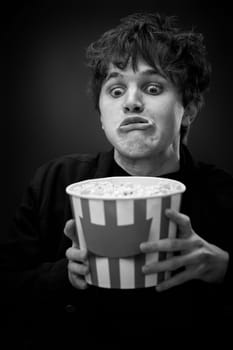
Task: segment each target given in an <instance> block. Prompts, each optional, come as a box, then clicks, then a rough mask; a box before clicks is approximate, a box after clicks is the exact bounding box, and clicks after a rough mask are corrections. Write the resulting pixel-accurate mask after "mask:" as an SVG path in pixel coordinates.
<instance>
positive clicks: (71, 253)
mask: <svg viewBox="0 0 233 350" xmlns="http://www.w3.org/2000/svg"><path fill="white" fill-rule="evenodd" d="M87 256H88V253H87V250H86V249H77V248H74V247H71V248H68V249H67V250H66V257H67V259H68V260H73V261H76V262H80V263H88V260H87Z"/></svg>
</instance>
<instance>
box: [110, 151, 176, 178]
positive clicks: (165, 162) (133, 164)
mask: <svg viewBox="0 0 233 350" xmlns="http://www.w3.org/2000/svg"><path fill="white" fill-rule="evenodd" d="M114 159H115V161H116V163H117V164H118V165H119V166H120V167H121V168H122V169H124V170H125V171H126V172H127V173H129V174H130V175H133V176H161V175H165V174H169V173H172V172H176V171H178V170H179V168H180V153H179V147H178V148H177V149H176V151H174V150H173V149H172V148H171V149H169V150H167V152H165V153H159V154H155V155H153V156H150V157H147V158H145V157H143V158H129V157H127V156H125V155H122V154H121V153H119V152H118V151H117V150H116V149H115V150H114Z"/></svg>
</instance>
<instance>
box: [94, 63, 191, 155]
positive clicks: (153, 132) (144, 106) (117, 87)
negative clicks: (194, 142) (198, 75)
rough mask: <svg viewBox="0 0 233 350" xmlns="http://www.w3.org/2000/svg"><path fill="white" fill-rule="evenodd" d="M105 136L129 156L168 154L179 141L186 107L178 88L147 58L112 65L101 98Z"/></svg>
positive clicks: (118, 149)
mask: <svg viewBox="0 0 233 350" xmlns="http://www.w3.org/2000/svg"><path fill="white" fill-rule="evenodd" d="M99 108H100V113H101V122H102V126H103V129H104V131H105V134H106V137H107V138H108V140H109V141H110V143H111V144H112V145H113V146H114V148H115V150H117V152H119V153H120V154H121V155H124V156H125V157H129V158H134V159H138V158H147V157H149V158H151V157H153V156H156V155H157V156H158V155H160V156H165V157H166V155H168V154H169V152H170V151H171V149H172V147H174V146H175V145H177V144H178V142H179V133H180V126H181V122H182V118H183V115H184V107H183V105H182V99H181V96H180V94H179V93H178V91H177V89H176V87H175V86H174V85H173V84H172V83H171V82H170V81H168V80H167V79H165V78H164V77H163V76H161V75H159V74H158V73H157V72H156V71H155V70H154V69H153V68H152V67H151V66H149V65H148V64H147V63H145V62H144V61H142V60H141V61H140V60H139V62H138V66H137V70H136V71H133V69H132V67H131V65H129V66H128V67H126V69H125V70H120V69H118V68H117V67H115V66H113V65H111V66H110V67H109V72H108V75H107V78H106V80H105V81H104V83H103V85H102V89H101V92H100V99H99Z"/></svg>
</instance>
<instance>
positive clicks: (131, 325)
mask: <svg viewBox="0 0 233 350" xmlns="http://www.w3.org/2000/svg"><path fill="white" fill-rule="evenodd" d="M124 175H128V174H127V173H126V172H125V171H124V170H123V169H121V168H120V167H119V166H118V165H117V164H116V163H115V162H114V159H113V150H111V151H108V152H105V153H99V154H97V155H77V154H74V155H69V156H64V157H62V158H59V159H56V160H53V161H50V162H48V163H47V164H45V165H43V166H42V167H41V168H39V169H38V170H37V172H36V174H35V176H34V178H33V179H32V181H31V183H30V185H29V187H28V189H27V191H26V193H25V196H24V198H23V200H22V203H21V206H20V207H19V209H18V211H17V214H16V217H15V219H14V221H13V223H12V226H11V230H10V233H9V236H8V241H7V242H5V243H4V244H3V245H2V246H1V280H2V281H3V283H2V295H3V297H2V300H3V303H4V304H5V305H8V306H7V308H9V310H10V311H9V313H10V314H11V315H12V314H13V317H15V319H16V320H17V317H19V319H20V321H19V323H20V322H22V325H24V326H25V327H26V328H27V329H30V331H29V332H28V331H25V332H26V333H25V334H27V337H29V334H30V336H31V338H30V337H29V338H30V339H31V340H28V341H32V342H33V339H34V338H37V337H38V334H42V333H43V332H46V330H47V333H48V334H50V335H51V334H52V335H53V340H54V338H58V339H60V338H59V337H61V334H63V336H64V337H66V335H67V334H69V336H71V335H72V334H74V332H75V334H76V333H77V336H79V337H81V338H83V337H85V333H88V334H92V332H94V333H93V334H97V335H96V337H98V336H100V333H101V329H103V327H105V328H104V329H105V332H107V330H109V329H112V328H114V327H115V328H117V329H118V332H122V334H124V332H126V329H127V334H128V335H129V334H130V332H133V333H134V337H136V338H137V337H139V336H140V334H141V335H142V334H143V332H147V331H148V330H149V329H152V332H153V330H154V329H160V328H166V329H167V328H169V327H170V328H179V329H183V328H185V327H190V328H192V327H193V326H195V327H199V328H200V329H202V327H209V328H210V329H212V328H213V327H215V326H217V325H219V319H220V318H221V324H222V323H224V324H226V325H227V324H228V322H229V321H228V317H229V315H230V316H231V313H230V311H229V310H231V303H232V280H233V274H232V273H233V266H232V265H233V264H232V258H231V257H232V254H233V237H232V234H233V232H232V228H231V224H232V221H231V215H232V213H233V178H232V176H231V175H229V174H228V173H226V172H224V171H223V170H220V169H217V168H216V167H214V166H212V165H207V164H204V163H200V162H196V161H195V160H194V159H193V158H192V156H191V154H190V152H189V151H188V149H187V148H186V147H185V146H182V147H181V160H180V170H179V171H178V172H176V173H171V174H166V175H164V177H167V178H172V179H176V180H179V181H181V182H183V183H184V184H185V185H186V188H187V189H186V191H185V193H184V194H183V199H182V203H181V212H182V213H184V214H186V215H188V216H189V217H190V219H191V223H192V227H193V229H194V231H195V232H196V233H197V234H198V235H199V236H201V237H202V238H203V239H204V240H206V241H208V242H209V243H212V244H214V245H216V246H218V247H220V248H221V249H223V250H226V251H227V252H229V254H230V262H229V266H228V270H227V274H226V276H225V279H224V281H223V283H221V284H213V283H206V282H202V281H199V280H192V281H189V282H187V283H184V284H182V285H180V286H178V287H174V288H171V289H169V290H167V291H164V292H161V293H158V292H156V291H155V288H154V287H152V288H144V289H135V290H118V289H111V290H110V289H104V288H97V287H94V286H89V287H88V288H87V289H86V290H76V289H75V288H74V287H72V285H71V284H70V282H69V280H68V273H67V259H66V257H65V252H66V250H67V248H68V247H70V246H71V241H70V240H69V239H68V238H67V237H66V236H65V235H64V226H65V223H66V221H67V220H69V219H71V218H72V212H71V208H70V200H69V197H68V195H67V194H66V192H65V188H66V186H68V185H69V184H71V183H74V182H77V181H81V180H85V179H90V178H100V177H107V176H124ZM12 310H13V311H12ZM15 310H16V312H15ZM22 315H23V317H22ZM23 319H24V321H22V320H23ZM41 319H42V320H43V321H41ZM84 325H85V327H84ZM93 326H94V327H93ZM84 328H85V329H84ZM93 328H95V331H94V330H93ZM59 330H60V331H59ZM38 332H39V333H38ZM102 336H103V334H102ZM71 338H72V337H71Z"/></svg>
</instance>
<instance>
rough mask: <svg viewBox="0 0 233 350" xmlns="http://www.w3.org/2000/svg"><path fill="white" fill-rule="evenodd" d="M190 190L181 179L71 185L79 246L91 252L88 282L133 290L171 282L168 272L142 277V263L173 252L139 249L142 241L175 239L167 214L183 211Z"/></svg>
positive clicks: (121, 179) (113, 180) (108, 180)
mask: <svg viewBox="0 0 233 350" xmlns="http://www.w3.org/2000/svg"><path fill="white" fill-rule="evenodd" d="M109 184H110V187H109ZM111 186H112V187H111ZM129 188H131V190H132V191H131V193H129ZM90 189H91V191H90ZM93 189H94V190H93ZM115 189H117V191H116V190H115ZM118 189H120V192H119V190H118ZM135 189H136V190H135ZM185 189H186V188H185V186H184V184H182V183H181V182H179V181H175V180H171V179H166V178H159V177H140V176H126V177H109V178H100V179H91V180H85V181H80V182H77V183H74V184H71V185H69V186H68V187H67V188H66V192H67V193H68V195H69V196H70V200H71V205H72V210H73V215H74V218H75V223H76V228H77V233H78V240H79V244H80V248H86V249H87V250H88V259H89V263H90V273H89V274H88V275H87V276H86V279H87V282H88V283H89V284H93V285H95V286H98V287H103V288H121V289H132V288H145V287H152V286H156V285H157V284H158V283H159V282H161V281H162V280H164V279H166V278H168V276H169V273H168V272H166V273H161V272H160V273H155V274H150V275H145V274H143V273H142V266H143V265H145V264H146V263H149V262H151V261H158V260H163V259H165V258H166V257H167V255H168V253H163V252H160V253H158V252H155V253H148V254H144V253H142V252H141V250H140V248H139V246H140V243H141V242H146V241H154V242H155V241H157V240H159V239H163V238H168V237H170V238H174V237H175V236H176V225H175V223H174V222H172V221H170V220H168V219H167V217H166V216H165V214H164V211H165V209H167V208H172V209H175V210H177V211H179V209H180V204H181V198H182V193H183V192H184V191H185ZM170 254H171V253H170Z"/></svg>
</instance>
